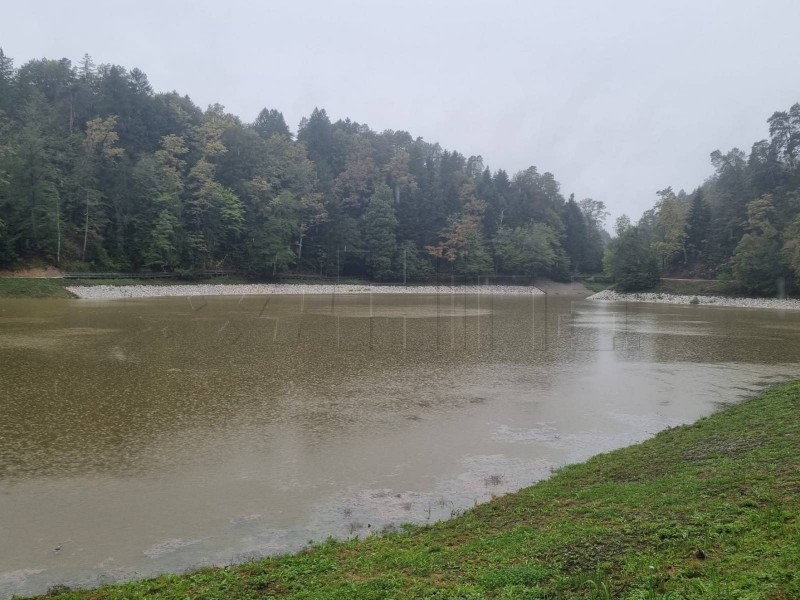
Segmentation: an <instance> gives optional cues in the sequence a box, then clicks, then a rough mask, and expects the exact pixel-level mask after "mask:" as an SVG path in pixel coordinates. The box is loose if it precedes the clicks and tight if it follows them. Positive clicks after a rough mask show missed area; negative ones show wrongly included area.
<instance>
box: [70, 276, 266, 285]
mask: <svg viewBox="0 0 800 600" xmlns="http://www.w3.org/2000/svg"><path fill="white" fill-rule="evenodd" d="M242 283H252V282H251V281H248V280H247V279H245V278H244V277H233V276H226V277H210V278H208V279H178V278H175V279H171V278H166V277H165V278H163V279H64V280H63V285H65V286H78V285H80V286H98V285H114V286H127V285H197V284H215V285H222V284H229V285H230V284H242Z"/></svg>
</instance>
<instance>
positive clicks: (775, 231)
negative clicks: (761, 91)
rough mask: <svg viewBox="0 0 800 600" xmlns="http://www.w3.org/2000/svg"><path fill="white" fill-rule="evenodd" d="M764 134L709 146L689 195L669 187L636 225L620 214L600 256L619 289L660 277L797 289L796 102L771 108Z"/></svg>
mask: <svg viewBox="0 0 800 600" xmlns="http://www.w3.org/2000/svg"><path fill="white" fill-rule="evenodd" d="M767 124H768V125H769V139H763V140H760V141H757V142H755V143H754V144H753V146H752V148H751V150H750V153H749V154H747V153H745V152H743V151H742V150H739V149H738V148H733V149H732V150H730V151H728V152H725V153H723V152H721V151H719V150H715V151H714V152H712V153H711V164H712V166H713V168H714V173H713V175H712V176H711V177H709V178H708V180H706V181H705V182H704V183H703V184H702V185H701V186H699V187H698V188H697V189H695V190H694V191H693V192H691V193H690V194H687V193H685V192H684V191H682V190H681V191H679V192H678V193H675V192H673V190H672V188H671V187H668V188H666V189H663V190H661V191H659V192H658V193H657V201H656V203H655V206H653V208H651V209H649V210H647V211H645V213H644V215H643V216H642V218H641V219H640V220H639V221H638V222H637V223H635V224H633V223H631V221H630V219H629V218H627V217H625V216H623V217H621V218H619V219H618V220H617V222H616V237H615V238H614V240H613V241H612V242H611V243H610V244H609V247H608V248H607V250H606V253H605V257H604V265H605V269H606V272H607V273H608V274H609V275H610V276H611V277H612V278H613V279H614V281H615V282H616V287H617V288H619V289H630V290H633V289H648V288H650V287H652V286H653V285H654V284H655V282H656V281H657V280H658V278H659V277H660V276H665V275H668V276H672V277H690V278H708V279H713V278H716V279H723V280H733V281H736V282H738V283H739V284H740V285H741V286H742V288H743V289H744V290H746V291H748V292H754V293H757V294H764V295H771V294H775V293H780V292H783V291H786V290H790V291H792V290H795V289H796V287H797V286H796V282H797V280H798V275H800V104H794V105H793V106H792V107H791V108H790V109H789V110H787V111H778V112H775V113H773V115H772V116H771V117H769V119H768V120H767Z"/></svg>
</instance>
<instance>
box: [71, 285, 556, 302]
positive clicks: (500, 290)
mask: <svg viewBox="0 0 800 600" xmlns="http://www.w3.org/2000/svg"><path fill="white" fill-rule="evenodd" d="M64 289H66V290H67V291H68V292H70V293H71V294H73V295H74V296H75V297H76V298H79V299H84V300H113V299H118V298H169V297H186V296H269V295H301V294H308V295H329V294H343V295H358V294H432V295H433V294H466V295H506V296H520V295H534V296H538V295H544V292H543V291H542V290H540V289H539V288H537V287H535V286H522V285H466V286H451V285H439V286H437V285H406V286H402V285H370V284H367V285H358V284H341V285H335V284H300V283H251V284H224V283H223V284H205V283H198V284H180V285H125V286H117V285H92V286H84V285H76V286H65V287H64Z"/></svg>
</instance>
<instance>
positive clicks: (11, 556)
mask: <svg viewBox="0 0 800 600" xmlns="http://www.w3.org/2000/svg"><path fill="white" fill-rule="evenodd" d="M798 363H800V314H798V313H794V312H789V311H786V312H782V311H762V310H754V309H730V308H719V307H702V306H670V305H655V304H653V305H645V304H638V305H637V304H628V305H624V304H604V303H595V302H587V301H581V300H578V299H574V298H565V297H560V298H558V297H549V298H544V297H536V298H535V299H534V298H533V297H520V296H505V297H503V296H495V297H487V296H480V297H479V296H464V295H459V294H456V295H440V296H436V295H425V296H422V295H419V296H417V295H380V296H377V295H376V296H367V295H364V296H339V297H335V298H334V297H331V296H305V297H302V296H297V297H295V296H275V297H241V298H238V297H207V298H190V299H187V298H162V299H139V300H114V301H86V300H80V301H79V300H76V301H63V302H56V301H46V300H42V301H35V300H2V301H0V382H2V385H0V597H5V596H9V595H11V594H12V593H25V594H29V593H39V592H43V591H45V590H46V589H47V587H48V586H50V585H53V584H56V583H60V584H67V585H96V584H98V583H102V582H105V581H112V580H119V579H125V578H131V577H141V576H146V575H151V574H155V573H158V572H163V571H175V570H183V569H187V568H191V567H197V566H201V565H208V564H226V563H230V562H233V561H240V560H243V559H245V558H248V557H253V556H261V555H265V554H271V553H277V552H285V551H290V550H295V549H297V548H300V547H302V546H303V545H304V544H305V543H307V542H308V540H311V539H313V540H319V539H323V538H325V537H327V536H328V535H335V536H342V537H347V536H352V535H360V536H364V535H368V534H370V533H372V532H375V531H380V530H382V529H384V528H392V527H396V526H399V525H400V524H402V523H405V522H416V523H425V522H432V521H435V520H437V519H441V518H448V517H449V516H451V515H452V514H455V513H457V512H458V511H461V510H463V509H465V508H468V507H470V506H472V505H474V503H476V502H481V501H485V500H487V499H489V498H491V496H492V495H497V494H502V493H505V492H508V491H511V490H515V489H518V488H520V487H522V486H525V485H528V484H530V483H532V482H534V481H536V480H539V479H541V478H543V477H546V476H547V475H548V474H549V472H550V470H551V468H553V467H554V466H558V465H562V464H565V463H569V462H575V461H580V460H583V459H585V458H587V457H589V456H591V455H593V454H596V453H598V452H602V451H605V450H609V449H612V448H616V447H620V446H624V445H627V444H630V443H633V442H635V441H638V440H641V439H644V438H646V437H648V436H650V435H652V434H653V433H655V432H656V431H658V430H660V429H663V428H665V427H667V426H672V425H677V424H680V423H686V422H691V421H693V420H695V419H697V418H698V417H700V416H703V415H706V414H709V413H710V412H712V411H713V410H715V409H717V408H719V407H720V406H723V405H725V404H726V403H729V402H734V401H737V400H739V399H741V398H742V397H744V396H747V395H749V394H751V393H752V392H754V391H757V390H758V389H760V388H762V387H764V386H766V385H769V384H771V383H773V382H776V381H779V380H782V379H786V378H789V377H794V376H796V375H797V372H798Z"/></svg>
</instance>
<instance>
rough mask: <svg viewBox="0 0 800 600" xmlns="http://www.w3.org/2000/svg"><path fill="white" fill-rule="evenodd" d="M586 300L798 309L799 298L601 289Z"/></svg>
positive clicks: (799, 305)
mask: <svg viewBox="0 0 800 600" xmlns="http://www.w3.org/2000/svg"><path fill="white" fill-rule="evenodd" d="M587 300H598V301H601V302H654V303H657V304H699V305H710V306H733V307H736V308H775V309H780V310H800V300H792V299H788V298H787V299H780V298H729V297H726V296H690V295H678V294H659V293H638V292H628V293H622V292H615V291H613V290H603V291H602V292H598V293H597V294H594V295H592V296H589V297H588V298H587Z"/></svg>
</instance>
